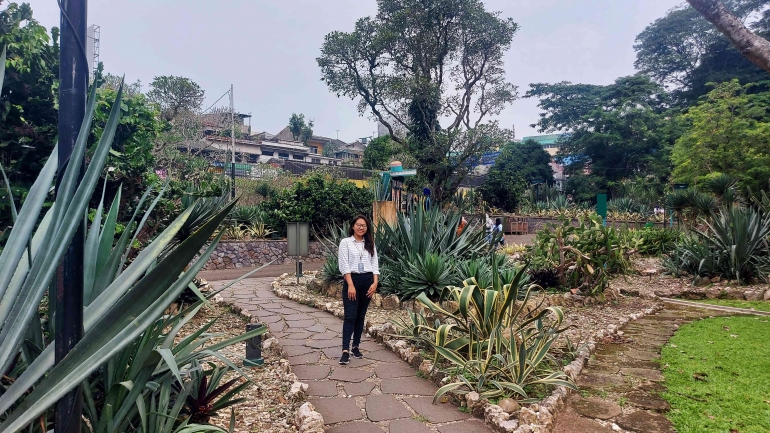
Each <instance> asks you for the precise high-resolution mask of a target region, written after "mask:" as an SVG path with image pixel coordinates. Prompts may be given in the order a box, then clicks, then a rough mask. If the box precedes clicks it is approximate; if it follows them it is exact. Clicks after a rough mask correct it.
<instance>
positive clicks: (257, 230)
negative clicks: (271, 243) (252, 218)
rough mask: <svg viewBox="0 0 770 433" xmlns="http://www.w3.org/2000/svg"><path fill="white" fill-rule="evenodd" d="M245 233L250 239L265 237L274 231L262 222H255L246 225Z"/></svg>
mask: <svg viewBox="0 0 770 433" xmlns="http://www.w3.org/2000/svg"><path fill="white" fill-rule="evenodd" d="M246 233H247V234H248V235H249V237H250V238H251V239H267V237H268V236H270V235H272V234H273V233H275V230H272V229H270V228H269V227H268V226H267V225H265V223H263V222H256V223H253V224H252V225H250V226H247V227H246Z"/></svg>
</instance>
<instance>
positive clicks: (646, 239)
mask: <svg viewBox="0 0 770 433" xmlns="http://www.w3.org/2000/svg"><path fill="white" fill-rule="evenodd" d="M633 235H634V236H635V237H637V238H638V239H639V244H638V246H637V251H638V252H639V254H644V255H649V256H661V255H663V254H666V253H669V252H671V251H672V250H673V249H674V247H675V246H676V244H677V242H679V241H680V240H682V237H683V232H682V231H681V230H678V229H674V228H655V227H650V228H644V229H642V230H636V231H634V232H633Z"/></svg>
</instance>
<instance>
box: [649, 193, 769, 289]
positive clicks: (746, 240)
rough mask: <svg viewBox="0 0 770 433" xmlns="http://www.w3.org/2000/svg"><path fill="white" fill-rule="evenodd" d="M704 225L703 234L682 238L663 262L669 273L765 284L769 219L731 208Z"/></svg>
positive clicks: (701, 231) (767, 269) (748, 210)
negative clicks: (758, 280)
mask: <svg viewBox="0 0 770 433" xmlns="http://www.w3.org/2000/svg"><path fill="white" fill-rule="evenodd" d="M703 223H704V225H705V230H695V231H694V232H693V234H691V235H690V236H687V237H685V238H684V239H683V240H682V241H681V242H679V243H678V244H677V246H676V248H675V249H674V251H672V252H671V253H670V254H668V255H667V257H666V258H665V259H664V265H665V266H666V268H667V269H668V270H670V271H671V272H672V273H676V272H679V271H685V272H687V273H689V274H692V275H695V276H722V277H725V278H728V279H736V280H738V281H741V282H748V281H750V280H751V279H752V278H759V279H761V280H764V281H767V276H768V272H770V266H769V265H770V263H768V256H770V246H769V245H768V236H770V216H769V215H763V214H762V213H760V212H758V211H756V210H754V209H752V208H746V209H740V208H737V207H733V208H731V209H722V210H721V211H720V212H719V213H718V214H716V215H714V216H713V217H711V218H709V219H704V220H703Z"/></svg>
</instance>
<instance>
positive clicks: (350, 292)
mask: <svg viewBox="0 0 770 433" xmlns="http://www.w3.org/2000/svg"><path fill="white" fill-rule="evenodd" d="M348 299H350V300H351V301H355V300H356V288H355V287H353V285H352V284H348Z"/></svg>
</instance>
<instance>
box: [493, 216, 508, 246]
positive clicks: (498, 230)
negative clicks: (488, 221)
mask: <svg viewBox="0 0 770 433" xmlns="http://www.w3.org/2000/svg"><path fill="white" fill-rule="evenodd" d="M496 236H500V240H499V241H497V243H498V244H499V245H500V246H502V245H505V233H504V232H503V222H502V221H501V220H500V218H495V227H494V228H493V229H492V241H493V242H494V239H495V237H496Z"/></svg>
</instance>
